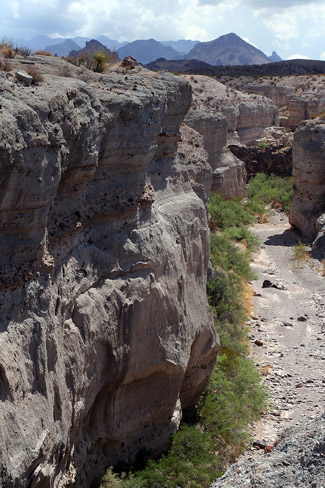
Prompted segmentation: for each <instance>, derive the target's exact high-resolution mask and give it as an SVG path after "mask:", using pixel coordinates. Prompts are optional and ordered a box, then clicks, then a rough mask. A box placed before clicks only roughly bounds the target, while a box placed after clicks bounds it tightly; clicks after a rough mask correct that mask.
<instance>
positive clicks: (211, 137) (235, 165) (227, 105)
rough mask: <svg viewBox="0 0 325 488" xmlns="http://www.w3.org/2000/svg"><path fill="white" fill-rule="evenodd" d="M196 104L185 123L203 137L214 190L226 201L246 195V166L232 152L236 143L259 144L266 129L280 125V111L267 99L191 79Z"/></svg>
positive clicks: (200, 78)
mask: <svg viewBox="0 0 325 488" xmlns="http://www.w3.org/2000/svg"><path fill="white" fill-rule="evenodd" d="M187 79H188V80H189V81H190V83H191V85H192V90H193V102H192V105H191V108H190V110H189V112H188V114H187V115H186V117H185V122H186V124H188V125H189V126H190V127H192V128H194V129H195V130H196V131H198V132H199V133H200V134H201V135H202V137H203V144H204V147H205V149H206V151H207V152H208V155H209V163H210V165H211V168H212V171H213V173H212V190H215V191H217V192H218V193H220V194H221V195H222V196H223V197H224V198H234V197H237V196H241V197H242V196H244V195H245V186H246V169H245V164H244V162H243V161H242V160H241V159H239V158H238V157H236V155H235V154H233V153H232V152H231V151H230V150H229V149H228V144H229V143H230V142H231V140H235V141H236V143H240V141H242V142H248V141H251V140H256V139H257V138H258V137H260V136H261V135H262V134H263V132H264V130H265V128H266V127H269V126H272V125H274V123H276V122H277V113H278V111H277V108H276V107H275V105H274V104H273V102H272V101H271V100H269V99H267V98H265V97H259V96H256V95H247V94H244V93H241V92H239V91H236V90H232V89H231V88H229V87H226V86H225V85H223V84H222V83H219V82H218V81H216V80H215V79H213V78H209V77H207V76H200V75H195V76H194V75H191V76H187Z"/></svg>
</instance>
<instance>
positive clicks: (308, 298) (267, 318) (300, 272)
mask: <svg viewBox="0 0 325 488" xmlns="http://www.w3.org/2000/svg"><path fill="white" fill-rule="evenodd" d="M254 230H255V232H256V234H257V235H258V236H259V238H260V239H261V242H262V248H261V249H260V251H259V252H258V253H257V254H256V256H255V259H254V263H253V268H254V269H255V270H256V271H257V272H258V275H259V278H258V280H257V281H255V282H254V283H253V289H254V299H253V317H252V320H251V321H250V327H251V334H250V339H251V342H252V354H253V358H254V360H255V362H256V364H258V365H259V366H260V367H261V368H262V371H263V372H264V373H265V383H266V385H267V386H268V387H269V389H270V390H271V394H272V398H271V400H272V405H273V408H272V410H271V413H270V414H269V415H267V416H266V417H265V418H264V419H263V420H262V421H261V422H259V423H258V424H257V425H256V427H255V429H254V437H255V438H256V440H258V441H261V443H263V442H265V443H266V444H272V443H273V442H274V441H275V440H276V439H277V438H278V437H279V436H280V434H281V432H282V431H283V429H284V428H285V427H288V426H291V425H294V424H296V423H297V422H298V421H299V420H303V419H304V418H312V417H315V416H317V415H319V414H320V413H322V412H324V411H325V278H324V277H323V276H322V273H321V265H320V263H319V262H318V261H314V260H313V259H308V260H307V261H304V262H302V263H298V262H297V261H296V260H295V259H294V253H293V248H292V246H293V245H294V244H296V243H297V242H299V236H298V235H297V234H296V233H295V232H293V231H291V230H290V226H289V224H288V220H287V218H286V216H285V215H284V214H283V213H282V212H276V213H274V214H273V215H272V217H270V219H269V222H268V223H267V224H259V225H257V226H256V227H255V229H254ZM255 341H257V343H258V344H260V342H258V341H261V342H262V343H263V345H261V346H258V345H256V344H255Z"/></svg>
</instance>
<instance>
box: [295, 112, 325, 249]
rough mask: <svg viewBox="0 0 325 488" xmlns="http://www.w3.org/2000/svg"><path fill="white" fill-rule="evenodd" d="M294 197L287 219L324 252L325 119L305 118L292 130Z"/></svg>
mask: <svg viewBox="0 0 325 488" xmlns="http://www.w3.org/2000/svg"><path fill="white" fill-rule="evenodd" d="M293 180H294V197H293V202H292V206H291V211H290V216H289V222H290V224H291V225H292V226H293V227H295V228H297V229H299V231H300V232H301V234H302V236H303V237H304V238H306V239H308V240H309V241H313V240H314V239H315V238H316V237H317V234H318V233H319V235H318V239H317V240H316V242H315V248H317V250H319V251H322V252H325V243H324V236H323V234H324V230H325V229H324V224H325V222H324V218H322V214H323V213H324V211H325V123H324V122H323V121H321V120H319V119H316V120H312V121H308V122H305V123H304V124H303V125H302V126H301V127H299V129H297V130H296V132H295V134H294V143H293Z"/></svg>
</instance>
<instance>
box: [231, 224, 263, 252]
mask: <svg viewBox="0 0 325 488" xmlns="http://www.w3.org/2000/svg"><path fill="white" fill-rule="evenodd" d="M224 234H225V236H226V237H228V238H229V239H231V240H233V241H237V242H241V243H242V244H244V246H245V247H246V248H247V249H248V250H254V249H256V247H258V246H259V244H260V240H259V238H258V237H257V236H256V235H255V234H253V232H251V231H250V230H249V229H248V227H247V226H246V225H244V226H242V227H228V228H227V229H225V231H224Z"/></svg>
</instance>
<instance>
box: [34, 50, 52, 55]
mask: <svg viewBox="0 0 325 488" xmlns="http://www.w3.org/2000/svg"><path fill="white" fill-rule="evenodd" d="M35 54H39V55H40V56H52V53H49V52H48V51H44V50H43V49H39V50H38V51H35Z"/></svg>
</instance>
